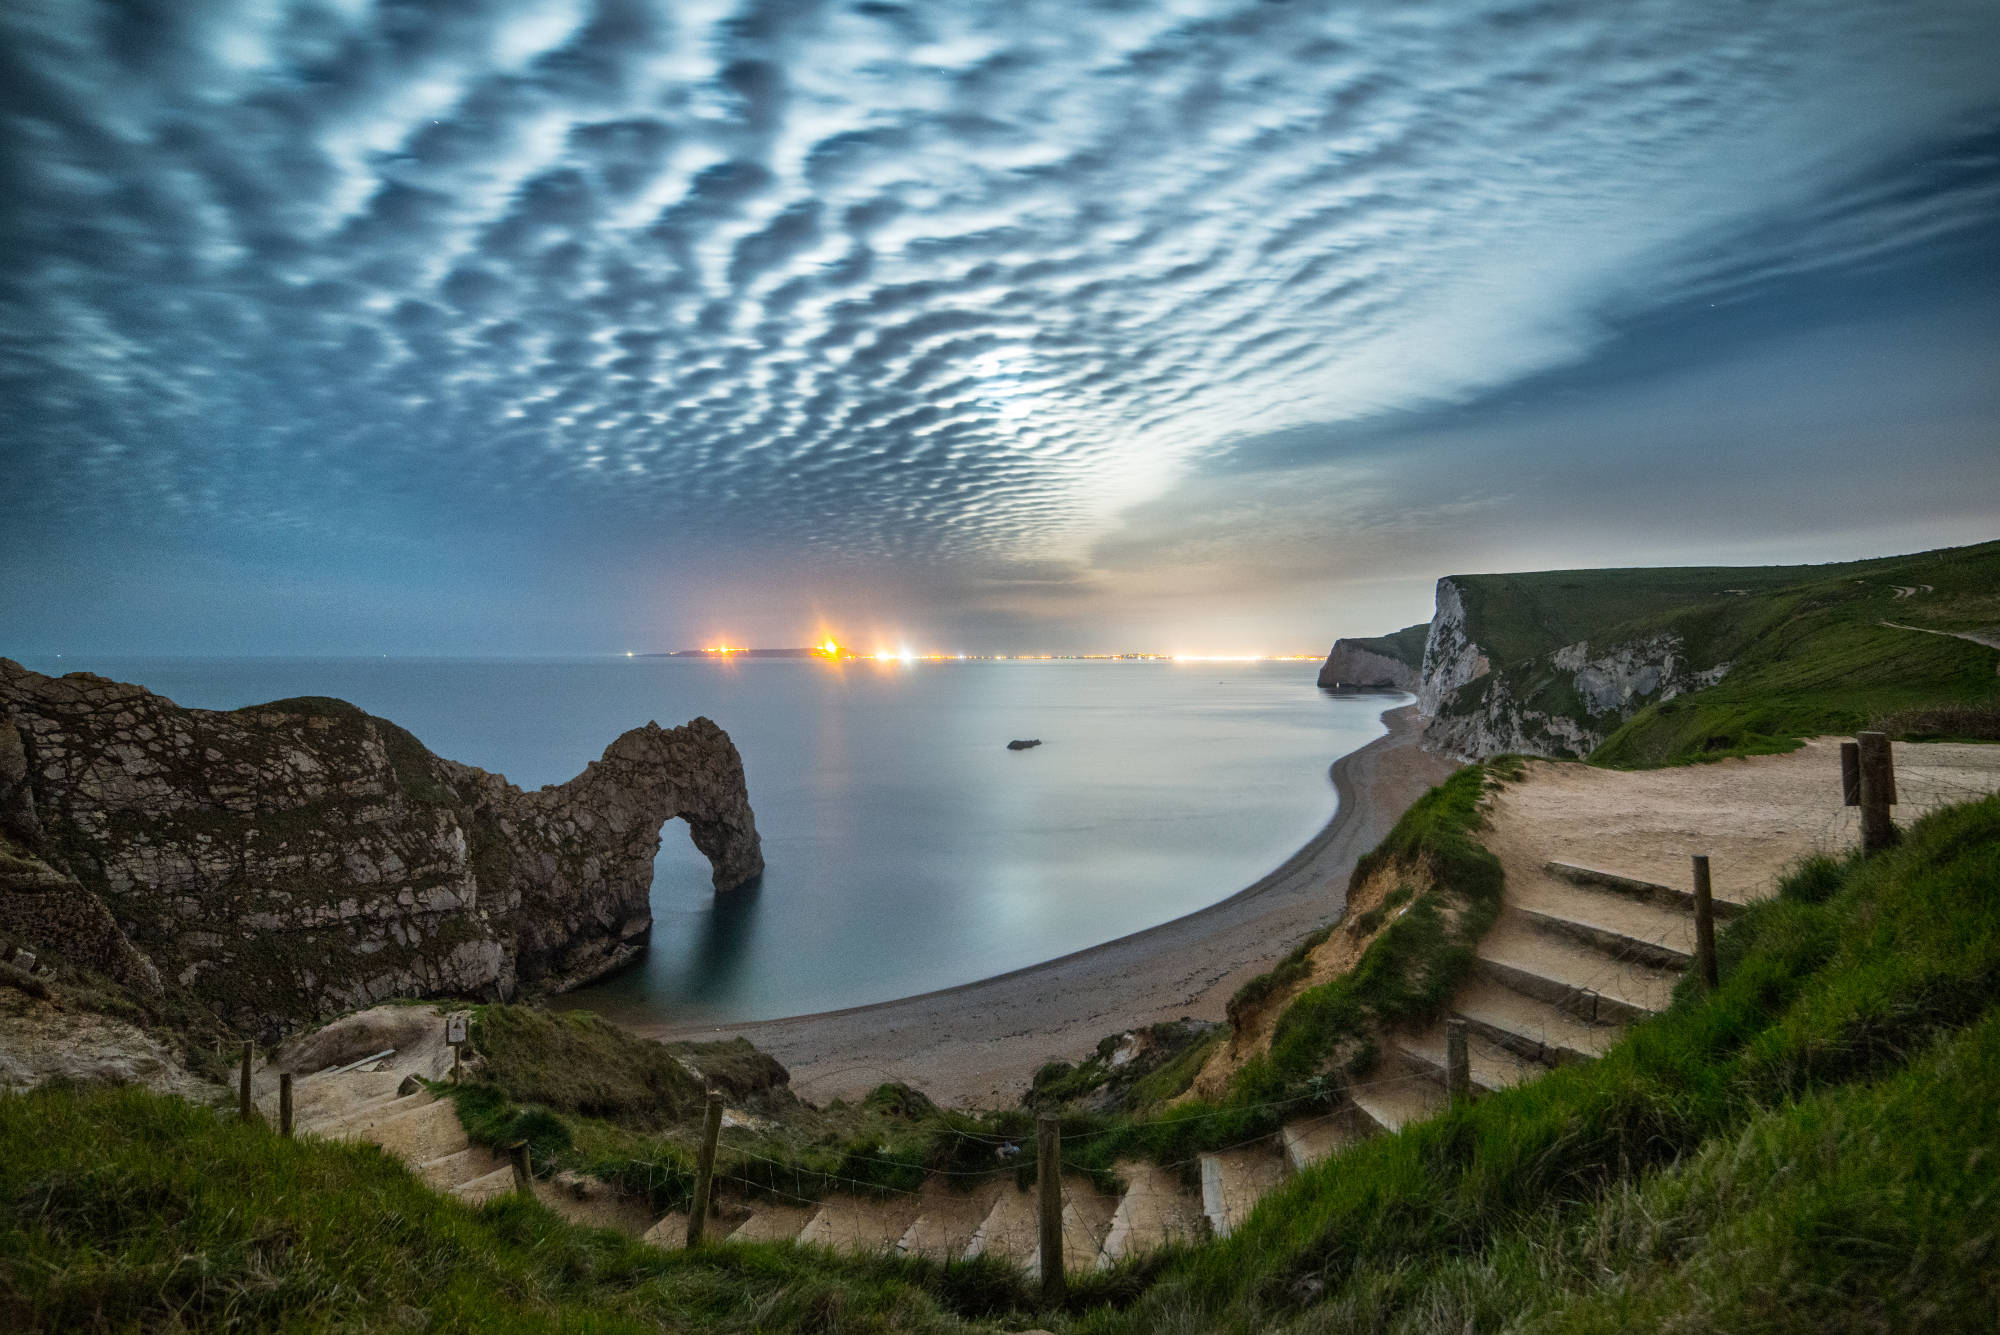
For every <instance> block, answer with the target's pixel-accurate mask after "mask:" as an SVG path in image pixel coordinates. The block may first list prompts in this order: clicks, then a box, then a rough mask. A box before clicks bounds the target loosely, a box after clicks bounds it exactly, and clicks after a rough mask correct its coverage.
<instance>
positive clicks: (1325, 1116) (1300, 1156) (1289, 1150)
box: [1278, 1108, 1366, 1173]
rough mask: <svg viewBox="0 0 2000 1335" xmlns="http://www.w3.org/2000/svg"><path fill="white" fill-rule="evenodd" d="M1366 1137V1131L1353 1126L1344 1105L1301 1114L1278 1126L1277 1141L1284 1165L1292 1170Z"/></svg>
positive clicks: (1303, 1167) (1327, 1156)
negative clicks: (1333, 1108)
mask: <svg viewBox="0 0 2000 1335" xmlns="http://www.w3.org/2000/svg"><path fill="white" fill-rule="evenodd" d="M1365 1136H1366V1132H1365V1131H1362V1130H1358V1129H1357V1128H1356V1127H1355V1126H1354V1124H1353V1117H1352V1115H1351V1113H1350V1110H1349V1109H1346V1108H1337V1109H1335V1110H1334V1111H1332V1112H1328V1113H1321V1114H1319V1115H1317V1116H1314V1117H1301V1118H1300V1119H1298V1120H1297V1121H1295V1122H1287V1123H1285V1125H1284V1126H1282V1127H1280V1128H1279V1129H1278V1143H1279V1145H1280V1146H1282V1147H1283V1149H1284V1151H1285V1162H1286V1164H1287V1165H1288V1166H1289V1167H1290V1168H1291V1170H1292V1171H1293V1172H1294V1173H1299V1172H1303V1171H1305V1170H1306V1169H1307V1168H1310V1167H1311V1166H1312V1165H1314V1164H1316V1163H1318V1162H1319V1161H1320V1160H1321V1159H1325V1158H1329V1157H1331V1156H1333V1155H1335V1154H1338V1153H1340V1152H1341V1151H1342V1150H1344V1149H1346V1148H1347V1147H1348V1146H1350V1145H1353V1144H1356V1143H1358V1142H1359V1141H1361V1140H1362V1139H1364V1138H1365Z"/></svg>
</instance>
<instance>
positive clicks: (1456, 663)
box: [1417, 576, 1729, 760]
mask: <svg viewBox="0 0 2000 1335" xmlns="http://www.w3.org/2000/svg"><path fill="white" fill-rule="evenodd" d="M1481 578H1482V577H1466V576H1447V577H1446V578H1444V579H1441V580H1439V581H1438V585H1437V611H1436V613H1435V615H1433V616H1432V618H1431V625H1430V634H1429V637H1428V639H1427V640H1426V642H1425V645H1424V668H1423V681H1422V684H1421V686H1420V687H1419V689H1418V692H1417V702H1418V706H1419V709H1420V710H1421V712H1422V714H1423V716H1424V720H1425V722H1424V744H1425V746H1426V747H1428V748H1429V749H1431V750H1434V751H1442V752H1445V753H1447V754H1451V755H1456V756H1461V757H1464V758H1466V759H1469V760H1479V759H1483V758H1485V757H1487V756H1495V755H1503V754H1507V753H1514V754H1521V755H1541V756H1564V757H1582V756H1587V755H1589V754H1590V753H1591V752H1592V751H1594V750H1596V749H1597V747H1598V746H1600V745H1602V744H1603V742H1604V740H1605V739H1606V738H1607V737H1609V736H1610V735H1611V734H1612V733H1613V732H1614V731H1616V730H1617V728H1618V727H1619V725H1620V724H1622V723H1623V722H1624V721H1625V720H1626V719H1627V718H1629V717H1630V716H1631V715H1632V713H1633V712H1634V711H1635V710H1636V709H1638V708H1640V707H1642V706H1644V705H1648V704H1656V703H1660V702H1663V701H1667V700H1672V699H1674V698H1675V697H1677V696H1679V695H1682V694H1684V693H1686V692H1688V691H1693V690H1699V689H1701V688H1702V687H1705V686H1712V685H1714V684H1715V683H1716V682H1717V681H1719V680H1721V679H1722V677H1723V676H1724V675H1725V674H1726V673H1727V672H1728V671H1729V664H1728V663H1726V662H1724V663H1712V664H1709V665H1707V666H1705V667H1699V668H1698V667H1696V666H1695V663H1694V661H1693V655H1692V654H1691V653H1690V651H1689V649H1688V646H1687V643H1686V642H1685V640H1684V639H1683V637H1682V636H1681V635H1680V634H1678V633H1676V632H1674V631H1673V630H1669V629H1659V628H1650V629H1649V628H1644V627H1639V626H1631V625H1628V626H1624V627H1618V626H1613V627H1611V628H1608V629H1605V630H1600V631H1598V632H1597V633H1596V634H1594V635H1593V636H1592V637H1590V638H1588V639H1580V640H1576V641H1573V642H1571V643H1568V644H1559V645H1557V646H1555V647H1553V648H1549V649H1546V650H1542V651H1540V652H1536V651H1535V650H1536V649H1538V648H1539V647H1540V646H1539V645H1537V644H1536V643H1535V641H1534V638H1533V637H1534V636H1536V635H1540V636H1543V637H1546V636H1548V635H1549V634H1550V632H1551V631H1552V629H1554V627H1555V626H1556V625H1557V624H1559V623H1558V622H1557V621H1556V619H1555V618H1553V617H1551V616H1548V615H1546V614H1545V612H1544V610H1543V609H1542V608H1541V607H1540V606H1537V605H1535V604H1532V603H1529V602H1528V601H1527V600H1526V598H1525V597H1522V596H1521V595H1519V594H1518V591H1517V590H1516V589H1515V588H1514V586H1513V585H1512V584H1509V583H1505V582H1502V583H1500V584H1499V585H1498V587H1497V588H1495V587H1485V586H1484V585H1482V584H1481V583H1478V582H1476V581H1478V580H1480V579H1481ZM1483 578H1484V579H1485V580H1486V581H1487V582H1489V583H1490V582H1492V581H1494V580H1495V579H1499V580H1501V581H1505V580H1508V579H1512V580H1514V581H1515V582H1518V581H1519V580H1520V578H1521V577H1483ZM1542 578H1546V577H1542ZM1475 590H1476V591H1477V592H1476V593H1475ZM1509 595H1513V599H1512V600H1511V601H1510V599H1509ZM1474 606H1477V607H1478V608H1479V609H1480V612H1481V614H1482V615H1480V616H1477V617H1475V615H1474V614H1473V612H1472V610H1471V608H1472V607H1474ZM1618 610H1621V611H1622V610H1624V609H1622V608H1621V609H1618ZM1613 615H1616V612H1614V613H1613ZM1510 618H1512V619H1513V620H1514V621H1515V623H1516V624H1514V625H1512V626H1509V625H1508V621H1509V619H1510ZM1481 622H1485V623H1490V624H1486V625H1482V624H1480V623H1481ZM1524 642H1525V643H1524ZM1542 643H1546V638H1544V639H1543V640H1542Z"/></svg>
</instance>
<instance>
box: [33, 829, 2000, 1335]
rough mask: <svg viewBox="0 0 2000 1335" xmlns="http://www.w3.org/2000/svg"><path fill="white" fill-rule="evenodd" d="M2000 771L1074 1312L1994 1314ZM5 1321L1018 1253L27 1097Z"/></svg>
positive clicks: (1423, 1317) (720, 1276)
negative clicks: (1639, 1009)
mask: <svg viewBox="0 0 2000 1335" xmlns="http://www.w3.org/2000/svg"><path fill="white" fill-rule="evenodd" d="M1996 886H2000V798H1989V799H1986V800H1985V801H1982V802H1979V803H1974V804H1968V805H1966V806H1963V807H1959V808H1955V809H1952V810H1949V811H1945V812H1940V813H1937V814H1934V815H1932V816H1930V817H1928V818H1926V819H1925V820H1923V821H1922V822H1920V823H1918V824H1917V825H1916V826H1915V827H1913V829H1912V830H1911V831H1910V832H1909V835H1908V837H1907V839H1906V840H1905V842H1904V844H1903V845H1902V846H1901V847H1900V848H1898V849H1896V850H1894V851H1892V852H1890V853H1887V854H1884V855H1881V856H1879V857H1877V858H1874V859H1872V860H1870V861H1868V862H1866V863H1857V862H1853V861H1848V862H1833V861H1830V860H1823V861H1821V862H1819V863H1817V864H1813V865H1811V866H1808V867H1807V868H1805V869H1804V870H1803V871H1802V872H1801V873H1800V874H1798V875H1795V876H1794V877H1792V878H1790V879H1789V880H1788V881H1787V882H1786V884H1785V886H1784V887H1783V891H1782V893H1781V896H1780V897H1779V898H1778V899H1777V900H1774V901H1771V902H1768V903H1765V904H1761V905H1758V906H1756V907H1754V908H1752V909H1751V910H1750V911H1748V912H1746V913H1745V914H1743V915H1742V916H1741V917H1739V918H1738V919H1736V920H1735V921H1733V922H1732V923H1731V924H1730V925H1729V926H1728V928H1727V929H1726V930H1725V932H1724V935H1723V938H1722V941H1721V950H1722V960H1723V985H1722V988H1721V990H1720V991H1719V992H1718V993H1716V994H1715V995H1713V996H1703V995H1701V994H1699V992H1698V991H1696V990H1695V989H1694V988H1693V987H1692V985H1684V986H1683V987H1682V989H1681V991H1680V992H1679V993H1678V994H1677V996H1676V998H1675V1001H1674V1004H1673V1006H1672V1008H1671V1009H1670V1010H1669V1011H1668V1012H1667V1014H1666V1015H1664V1016H1662V1017H1660V1018H1659V1019H1657V1020H1654V1021H1651V1022H1648V1023H1646V1024H1643V1025H1640V1026H1637V1027H1635V1029H1634V1030H1633V1031H1632V1033H1631V1034H1630V1035H1628V1037H1627V1038H1626V1039H1625V1041H1624V1042H1622V1043H1621V1044H1620V1045H1619V1046H1618V1047H1617V1048H1615V1049H1614V1050H1613V1051H1612V1052H1611V1053H1610V1054H1609V1055H1608V1056H1607V1057H1605V1058H1604V1059H1603V1060H1602V1061H1599V1062H1596V1063H1593V1064H1591V1065H1588V1066H1581V1067H1571V1068H1566V1069H1564V1070H1561V1071H1558V1072H1555V1073H1554V1074H1551V1075H1549V1076H1547V1077H1545V1078H1543V1079H1542V1080H1540V1081H1537V1082H1536V1083H1534V1084H1532V1085H1528V1086H1525V1087H1523V1088H1521V1089H1518V1090H1514V1091H1510V1092H1506V1093H1501V1094H1496V1095H1493V1096H1490V1097H1488V1098H1485V1099H1482V1100H1480V1101H1478V1102H1477V1103H1475V1104H1472V1105H1470V1106H1469V1107H1465V1108H1461V1109H1457V1110H1454V1111H1452V1112H1450V1113H1447V1114H1446V1115H1444V1116H1442V1117H1439V1118H1436V1119H1434V1120H1432V1121H1429V1122H1426V1123H1422V1124H1420V1125H1418V1126H1416V1127H1413V1128H1411V1129H1410V1130H1408V1131H1405V1132H1404V1133H1402V1134H1400V1135H1397V1136H1392V1137H1386V1138H1383V1139H1381V1140H1376V1141H1371V1142H1368V1143H1366V1144H1363V1145H1361V1146H1358V1147H1356V1148H1354V1149H1352V1150H1350V1151H1348V1152H1347V1153H1345V1154H1343V1155H1341V1156H1340V1157H1338V1158H1337V1159H1334V1160H1331V1161H1329V1162H1327V1163H1325V1164H1323V1165H1321V1166H1319V1167H1318V1168H1316V1169H1314V1170H1312V1171H1311V1172H1308V1173H1306V1174H1303V1175H1301V1176H1300V1177H1299V1178H1297V1179H1295V1180H1294V1181H1293V1182H1291V1183H1290V1184H1288V1185H1287V1186H1286V1187H1285V1188H1283V1189H1282V1190H1281V1191H1280V1192H1279V1193H1277V1194H1276V1195H1274V1196H1273V1197H1271V1198H1270V1199H1268V1200H1267V1201H1266V1202H1265V1204H1264V1205H1263V1206H1262V1207H1261V1208H1260V1209H1259V1210H1258V1211H1257V1212H1256V1213H1255V1214H1254V1215H1253V1216H1252V1217H1251V1219H1250V1220H1249V1222H1248V1223H1247V1224H1246V1226H1245V1227H1244V1228H1243V1229H1242V1230H1241V1231H1239V1232H1238V1233H1237V1234H1236V1235H1234V1236H1233V1237H1231V1238H1230V1239H1228V1240H1226V1241H1224V1242H1222V1243H1218V1244H1214V1245H1211V1246H1207V1247H1201V1248H1196V1249H1191V1250H1187V1251H1182V1252H1178V1253H1169V1254H1166V1255H1163V1256H1158V1257H1155V1258H1154V1259H1152V1260H1151V1261H1149V1262H1147V1263H1145V1264H1143V1265H1141V1266H1138V1267H1134V1268H1131V1269H1128V1270H1125V1271H1122V1272H1117V1273H1114V1274H1112V1275H1110V1276H1091V1277H1086V1278H1085V1279H1084V1280H1083V1282H1082V1283H1080V1284H1079V1285H1078V1288H1077V1291H1076V1292H1075V1293H1074V1295H1073V1300H1072V1302H1071V1304H1070V1305H1069V1314H1068V1315H1064V1314H1058V1313H1045V1314H1043V1315H1041V1316H1040V1317H1039V1318H1036V1319H1038V1320H1040V1321H1041V1322H1042V1323H1043V1324H1053V1325H1056V1326H1061V1327H1065V1328H1067V1329H1068V1330H1070V1331H1073V1332H1093V1333H1096V1335H1109V1333H1110V1332H1123V1331H1139V1332H1177V1331H1186V1332H1193V1331H1204V1332H1207V1331H1243V1332H1248V1331H1273V1330H1277V1331H1286V1330H1289V1331H1297V1332H1307V1331H1329V1332H1330V1331H1337V1330H1351V1329H1369V1330H1383V1331H1393V1330H1412V1331H1417V1330H1422V1331H1432V1330H1435V1331H1450V1332H1458V1331H1461V1330H1464V1329H1468V1328H1470V1329H1479V1330H1486V1329H1500V1328H1502V1327H1506V1328H1513V1329H1522V1330H1547V1331H1577V1332H1582V1331H1611V1330H1619V1329H1635V1328H1636V1329H1652V1328H1659V1327H1662V1326H1666V1325H1674V1324H1679V1325H1685V1326H1687V1327H1689V1328H1696V1329H1714V1330H1798V1331H1815V1332H1817V1331H1824V1330H1828V1329H1832V1330H1877V1329H1907V1330H1917V1329H1922V1330H1924V1331H1925V1332H1927V1335H1931V1333H1934V1332H1947V1331H1957V1330H1991V1329H1993V1328H1994V1325H1995V1323H1996V1321H2000V1232H1997V1231H1996V1226H1995V1222H1994V1221H1995V1219H1996V1218H2000V1212H1996V1210H1995V1205H1996V1202H2000V891H1996V888H1995V887H1996ZM0 1145H4V1146H5V1147H6V1153H5V1154H4V1155H0V1327H4V1328H7V1329H19V1330H24V1331H37V1330H72V1329H121V1328H142V1327H143V1328H156V1329H157V1328H164V1329H175V1328H198V1329H221V1328H229V1329H241V1330H270V1329H280V1328H283V1329H294V1330H331V1329H383V1328H409V1329H451V1330H468V1331H480V1330H495V1331H498V1330H529V1331H533V1330H557V1329H562V1330H588V1331H625V1330H642V1329H660V1328H665V1329H669V1330H693V1329H701V1330H767V1331H802V1330H852V1331H869V1330H891V1329H894V1330H912V1331H929V1330H939V1331H942V1330H954V1329H963V1328H964V1325H963V1322H962V1320H961V1318H962V1317H969V1318H973V1319H982V1318H992V1319H994V1320H996V1321H1004V1322H1005V1324H1006V1325H1008V1326H1019V1325H1025V1324H1028V1320H1029V1319H1028V1318H1027V1317H1026V1316H1025V1315H1023V1314H1022V1312H1021V1311H1020V1310H1019V1309H1021V1308H1023V1307H1024V1306H1025V1304H1026V1303H1027V1301H1028V1298H1027V1294H1026V1292H1025V1291H1024V1289H1023V1288H1022V1287H1021V1285H1020V1283H1019V1281H1018V1279H1017V1278H1015V1277H1013V1276H1011V1274H1010V1273H1008V1272H1006V1271H1005V1270H1004V1269H1003V1268H1001V1267H999V1266H996V1265H991V1264H988V1265H979V1264H973V1265H969V1266H954V1267H948V1268H946V1267H936V1266H931V1265H926V1264H922V1263H918V1262H912V1261H907V1260H895V1259H878V1260H866V1259H852V1258H837V1257H829V1256H826V1255H824V1254H816V1253H811V1252H807V1251H802V1250H799V1249H795V1248H791V1247H761V1246H759V1247H723V1248H716V1249H710V1250H708V1251H705V1252H702V1253H699V1254H696V1255H692V1256H686V1255H672V1254H665V1253H659V1252H653V1251H650V1250H648V1249H646V1248H643V1247H641V1246H638V1245H637V1244H634V1243H633V1242H631V1241H629V1240H627V1239H623V1238H620V1237H617V1236H616V1235H613V1234H609V1233H601V1232H594V1231H591V1230H585V1229H579V1228H576V1227H573V1226H570V1225H567V1224H564V1223H562V1222H561V1221H559V1220H558V1219H556V1218H555V1217H554V1216H552V1215H550V1214H549V1213H548V1212H547V1211H545V1210H543V1209H542V1208H541V1207H540V1206H539V1205H537V1204H535V1203H533V1202H531V1201H528V1200H524V1199H520V1198H510V1199H506V1200H502V1201H498V1202H495V1203H493V1204H490V1205H488V1206H485V1207H482V1208H480V1209H478V1210H468V1209H467V1208H465V1207H463V1206H460V1205H458V1204H456V1203H455V1202H451V1201H448V1200H446V1199H444V1198H441V1197H439V1196H437V1195H435V1194H434V1193H431V1192H429V1191H428V1190H426V1189H424V1188H422V1187H421V1186H420V1185H419V1184H418V1183H417V1182H416V1180H415V1179H414V1178H412V1177H411V1176H410V1175H409V1174H408V1173H407V1172H406V1171H405V1170H404V1169H403V1168H402V1167H401V1166H400V1165H398V1164H396V1163H395V1162H394V1161H392V1160H390V1159H388V1158H387V1157H386V1156H384V1155H382V1154H381V1153H380V1152H379V1151H377V1150H375V1149H373V1148H372V1147H368V1146H352V1145H329V1144H321V1143H317V1142H312V1141H307V1142H303V1143H301V1142H288V1141H284V1140H281V1139H279V1138H278V1137H276V1136H275V1135H273V1134H272V1133H271V1132H270V1131H269V1130H268V1129H266V1128H264V1127H262V1126H260V1125H242V1124H238V1123H236V1122H234V1121H233V1120H231V1119H230V1118H228V1117H227V1116H225V1115H222V1114H219V1113H216V1112H212V1111H209V1110H204V1109H198V1108H195V1107H193V1106H191V1105H188V1104H186V1103H182V1102H179V1101H176V1100H172V1099H166V1098H161V1097H158V1096H154V1095H150V1094H147V1093H144V1092H141V1091H136V1090H99V1091H77V1090H70V1089H61V1088H50V1089H44V1090H40V1091H37V1092H35V1093H33V1094H29V1095H14V1096H0Z"/></svg>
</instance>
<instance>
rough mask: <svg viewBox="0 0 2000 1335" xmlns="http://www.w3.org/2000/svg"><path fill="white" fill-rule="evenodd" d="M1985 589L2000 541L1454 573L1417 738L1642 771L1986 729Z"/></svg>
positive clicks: (1990, 613) (1431, 632)
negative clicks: (1777, 560) (1823, 556)
mask: <svg viewBox="0 0 2000 1335" xmlns="http://www.w3.org/2000/svg"><path fill="white" fill-rule="evenodd" d="M1996 589H2000V543H1987V544H1983V545H1981V546H1977V547H1961V548H1950V549H1944V550H1940V551H1935V552H1923V553H1919V554H1916V555H1913V556H1906V557H1885V558H1882V559H1879V560H1872V561H1854V562H1846V563H1842V564H1835V565H1823V566H1760V567H1690V568H1672V569H1635V570H1555V571H1543V572H1539V573H1533V574H1517V575H1452V576H1448V577H1446V578H1444V579H1441V580H1439V581H1438V588H1437V611H1436V613H1435V615H1434V616H1433V617H1432V619H1431V623H1430V626H1429V628H1428V633H1427V635H1426V639H1425V645H1424V650H1423V656H1422V672H1421V677H1420V681H1419V683H1418V687H1417V696H1418V703H1419V706H1420V708H1421V710H1422V712H1423V714H1424V716H1425V719H1426V725H1425V742H1426V745H1428V746H1429V747H1431V748H1432V749H1434V750H1439V751H1445V752H1448V753H1451V754H1454V755H1459V756H1463V757H1466V758H1468V759H1480V758H1483V757H1487V756H1493V755H1499V754H1504V753H1510V752H1512V753H1525V754H1531V755H1546V756H1562V757H1584V756H1589V757H1591V758H1592V759H1595V760H1598V761H1600V762H1604V763H1611V764H1628V765H1629V764H1642V765H1643V764H1661V763H1669V762H1673V761H1677V760H1687V759H1694V758H1699V757H1702V756H1712V755H1718V754H1721V755H1727V754H1744V753H1753V752H1758V751H1772V750H1784V749H1788V748H1789V747H1790V746H1791V745H1792V744H1793V743H1794V740H1795V739H1796V738H1799V737H1804V736H1811V735H1814V734H1816V733H1828V732H1851V731H1854V730H1855V729H1858V728H1864V727H1871V726H1883V727H1886V728H1888V729H1889V730H1890V731H1892V732H1899V733H1901V734H1903V735H1911V736H1924V735H1983V734H1982V733H1981V732H1980V729H1983V728H1989V727H1990V726H1991V721H1992V713H1993V711H1994V710H1995V709H1996V708H2000V682H1996V678H1995V675H1994V664H1995V661H1996V656H1995V651H1994V649H1993V648H1992V647H1991V646H1992V644H1993V643H1995V642H2000V631H1996V628H2000V594H1996V593H1995V590H1996ZM1406 633H1407V632H1399V634H1406ZM1940 711H1943V712H1942V713H1941V712H1940ZM1927 718H1928V719H1929V721H1928V722H1927V721H1926V719H1927ZM1981 719H1985V720H1986V721H1985V722H1984V723H1982V722H1981V721H1980V720H1981ZM1940 720H1942V721H1940Z"/></svg>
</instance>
